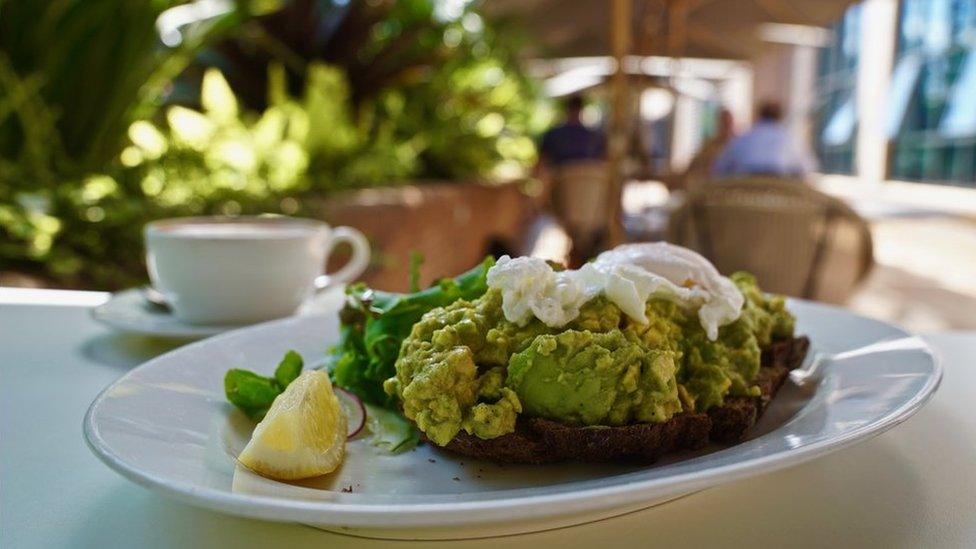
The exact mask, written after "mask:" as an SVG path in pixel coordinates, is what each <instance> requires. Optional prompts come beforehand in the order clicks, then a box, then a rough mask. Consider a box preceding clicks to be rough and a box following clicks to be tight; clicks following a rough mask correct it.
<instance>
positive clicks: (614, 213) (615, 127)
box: [607, 0, 633, 246]
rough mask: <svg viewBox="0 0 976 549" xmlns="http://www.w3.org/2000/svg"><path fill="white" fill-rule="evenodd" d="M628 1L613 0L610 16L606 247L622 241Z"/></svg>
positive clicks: (627, 102) (627, 98)
mask: <svg viewBox="0 0 976 549" xmlns="http://www.w3.org/2000/svg"><path fill="white" fill-rule="evenodd" d="M632 9H633V3H632V0H613V4H612V7H611V17H610V41H611V47H612V50H613V58H614V60H615V61H616V70H615V71H614V73H613V76H612V77H611V80H610V124H609V127H608V131H607V165H608V170H609V174H608V175H609V200H608V204H609V212H607V213H608V216H607V219H608V227H607V240H608V241H609V242H608V244H609V245H610V246H616V245H618V244H620V243H622V242H623V241H624V238H625V236H624V230H623V222H622V219H621V209H622V204H621V202H622V200H623V182H624V181H623V180H624V173H623V168H624V158H625V156H626V154H627V116H628V111H629V110H630V109H629V105H630V98H629V97H628V95H629V94H628V90H627V87H628V83H627V73H626V71H625V67H624V62H625V60H626V57H627V54H628V53H629V51H630V44H631V31H632V25H631V18H632Z"/></svg>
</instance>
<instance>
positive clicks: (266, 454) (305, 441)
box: [238, 370, 347, 480]
mask: <svg viewBox="0 0 976 549" xmlns="http://www.w3.org/2000/svg"><path fill="white" fill-rule="evenodd" d="M346 423H347V419H346V414H345V412H343V410H342V407H341V406H340V405H339V399H338V398H336V395H335V393H334V392H333V391H332V383H331V382H330V381H329V375H328V374H326V373H325V372H322V371H319V370H309V371H306V372H304V373H303V374H302V375H300V376H298V378H297V379H295V381H292V382H291V383H290V384H289V385H288V387H287V388H286V389H285V391H284V392H283V393H281V394H280V395H278V397H277V398H275V400H274V403H272V404H271V408H270V409H269V410H268V413H267V415H265V416H264V419H263V420H261V423H258V425H257V427H255V428H254V433H253V434H251V440H250V442H248V443H247V446H246V447H245V448H244V451H243V452H241V455H240V456H239V457H238V459H239V460H240V461H241V463H243V464H244V465H245V466H247V467H248V468H249V469H251V470H253V471H255V472H256V473H259V474H261V475H264V476H267V477H271V478H276V479H281V480H295V479H300V478H308V477H317V476H319V475H324V474H326V473H331V472H332V471H334V470H335V469H336V468H337V467H339V464H340V463H342V458H343V457H344V455H345V452H346V434H347V432H346Z"/></svg>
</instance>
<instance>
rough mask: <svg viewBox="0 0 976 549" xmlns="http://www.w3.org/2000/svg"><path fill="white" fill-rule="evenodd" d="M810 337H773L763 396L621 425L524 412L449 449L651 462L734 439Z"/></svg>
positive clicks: (529, 458) (529, 459)
mask: <svg viewBox="0 0 976 549" xmlns="http://www.w3.org/2000/svg"><path fill="white" fill-rule="evenodd" d="M809 347H810V340H809V339H807V338H806V337H798V338H794V339H790V340H783V341H777V342H774V343H773V344H772V345H770V346H769V347H768V348H767V349H764V350H763V354H762V367H761V368H760V371H759V375H758V376H757V378H756V385H758V386H759V388H760V389H761V390H762V395H761V396H759V397H736V398H729V399H727V400H726V403H725V405H723V406H721V407H719V408H712V409H711V410H709V411H708V413H707V414H706V413H700V414H687V413H683V414H678V415H676V416H674V417H673V418H671V419H670V420H668V421H666V422H663V423H640V424H635V425H625V426H622V427H574V426H570V425H564V424H561V423H558V422H555V421H550V420H547V419H542V418H527V417H520V418H519V419H518V423H517V424H516V426H515V432H513V433H509V434H507V435H503V436H500V437H497V438H493V439H489V440H483V439H480V438H478V437H476V436H474V435H469V434H467V433H465V432H463V431H462V432H460V433H458V435H457V436H455V437H454V438H453V439H452V440H451V442H449V443H448V444H447V446H446V447H445V448H446V449H448V450H450V451H453V452H456V453H458V454H463V455H466V456H471V457H474V458H478V459H484V460H489V461H496V462H500V463H554V462H560V461H584V462H599V461H620V460H639V461H644V462H652V461H655V460H657V459H658V458H660V457H661V456H662V455H664V454H667V453H670V452H675V451H678V450H693V449H697V448H701V447H703V446H705V445H706V444H708V442H709V441H710V440H711V441H715V442H722V443H734V442H738V441H740V440H742V438H743V437H744V436H745V434H746V432H747V431H748V430H749V428H750V427H752V426H753V425H755V423H756V421H758V419H759V417H760V416H762V413H763V412H764V411H765V410H766V407H767V406H768V405H769V403H770V401H772V399H773V397H774V396H775V395H776V392H777V391H778V390H779V388H780V387H781V386H782V385H783V382H784V381H785V380H786V378H787V376H788V375H789V373H790V370H793V369H795V368H797V367H799V366H800V364H802V363H803V359H804V357H806V354H807V350H808V349H809Z"/></svg>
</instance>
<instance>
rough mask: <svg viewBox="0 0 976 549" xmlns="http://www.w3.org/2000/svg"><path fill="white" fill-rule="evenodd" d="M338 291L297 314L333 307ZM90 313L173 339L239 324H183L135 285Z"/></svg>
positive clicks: (126, 329) (205, 334) (108, 322)
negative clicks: (150, 299) (150, 301)
mask: <svg viewBox="0 0 976 549" xmlns="http://www.w3.org/2000/svg"><path fill="white" fill-rule="evenodd" d="M342 295H343V290H342V288H341V287H339V286H337V287H335V288H330V289H328V290H326V291H325V292H323V293H322V294H321V295H319V296H316V297H315V298H314V299H312V300H310V301H309V303H307V304H306V305H305V306H303V307H302V308H301V310H300V311H299V313H298V314H300V315H310V314H323V313H324V312H325V311H331V310H334V309H335V308H336V307H338V306H339V304H340V303H341V300H342ZM91 315H92V318H94V319H95V320H97V321H99V322H101V323H102V324H105V325H106V326H110V327H112V328H115V329H116V330H120V331H123V332H128V333H134V334H141V335H151V336H157V337H169V338H177V339H201V338H204V337H210V336H213V335H217V334H221V333H224V332H229V331H231V330H236V329H238V328H241V326H227V325H223V326H218V325H200V324H187V323H185V322H182V321H180V319H178V318H176V316H174V315H173V313H172V312H171V311H168V310H166V309H163V308H160V307H157V306H154V305H152V304H151V303H149V302H148V301H146V299H145V297H143V294H142V290H141V289H139V288H130V289H128V290H123V291H121V292H117V293H114V294H112V297H111V298H109V300H108V301H106V302H105V303H103V304H101V305H99V306H98V307H95V308H94V309H92V310H91Z"/></svg>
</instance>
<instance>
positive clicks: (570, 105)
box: [539, 95, 606, 168]
mask: <svg viewBox="0 0 976 549" xmlns="http://www.w3.org/2000/svg"><path fill="white" fill-rule="evenodd" d="M584 103H585V102H584V100H583V96H581V95H573V96H571V97H569V98H568V99H567V100H566V118H565V120H564V121H563V123H562V124H559V125H557V126H554V127H552V128H550V129H549V130H548V131H547V132H546V133H545V134H543V136H542V141H541V143H540V145H539V161H540V164H542V165H543V166H544V167H547V168H548V167H555V166H563V165H566V164H570V163H573V162H585V161H592V160H602V159H603V157H604V154H605V151H606V137H605V136H604V134H603V130H601V129H599V128H592V127H589V126H586V125H585V124H583V120H582V118H581V115H582V113H583V106H584Z"/></svg>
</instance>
